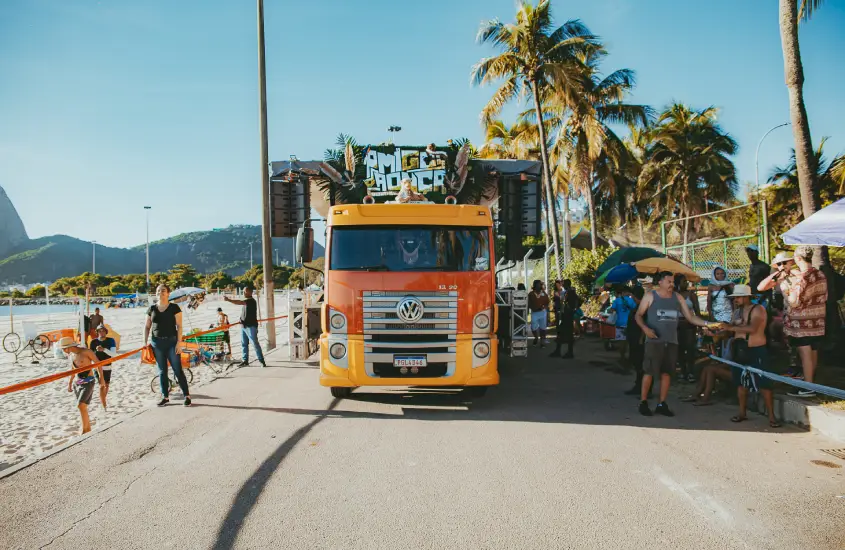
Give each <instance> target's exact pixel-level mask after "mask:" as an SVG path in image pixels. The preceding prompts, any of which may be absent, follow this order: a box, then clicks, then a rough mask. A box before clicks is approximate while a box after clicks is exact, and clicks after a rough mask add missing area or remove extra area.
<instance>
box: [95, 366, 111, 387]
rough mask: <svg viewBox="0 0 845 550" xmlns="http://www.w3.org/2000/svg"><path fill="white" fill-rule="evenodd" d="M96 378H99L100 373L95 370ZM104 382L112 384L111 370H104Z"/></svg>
mask: <svg viewBox="0 0 845 550" xmlns="http://www.w3.org/2000/svg"><path fill="white" fill-rule="evenodd" d="M94 376H96V377H97V378H99V377H100V372H99V371H96V370H95V371H94ZM103 380H105V382H104V383H105V384H111V369H103Z"/></svg>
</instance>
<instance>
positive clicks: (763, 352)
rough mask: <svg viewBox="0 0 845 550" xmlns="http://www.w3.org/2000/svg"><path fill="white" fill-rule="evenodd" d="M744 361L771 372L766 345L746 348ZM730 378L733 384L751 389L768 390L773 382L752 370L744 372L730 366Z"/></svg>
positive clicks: (751, 365)
mask: <svg viewBox="0 0 845 550" xmlns="http://www.w3.org/2000/svg"><path fill="white" fill-rule="evenodd" d="M745 359H746V362H747V363H748V366H749V367H754V368H755V369H760V370H764V371H766V372H771V370H770V369H769V366H768V365H769V352H768V350H767V349H766V346H758V347H756V348H748V350H747V351H746V358H745ZM731 378H733V383H734V385H735V386H743V387H745V388H747V389H749V390H751V391H757V390H770V389H772V388H773V387H774V385H775V383H774V381H773V380H772V379H771V378H766V377H765V376H760V375H759V374H755V373H752V372H745V371H744V369H741V368H739V367H731Z"/></svg>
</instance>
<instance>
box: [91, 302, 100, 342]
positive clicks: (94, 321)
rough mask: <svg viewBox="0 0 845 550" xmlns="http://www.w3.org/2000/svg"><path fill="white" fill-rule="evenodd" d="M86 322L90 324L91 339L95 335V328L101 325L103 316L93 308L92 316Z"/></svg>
mask: <svg viewBox="0 0 845 550" xmlns="http://www.w3.org/2000/svg"><path fill="white" fill-rule="evenodd" d="M88 321H89V322H90V323H91V325H90V326H91V337H92V338H93V337H94V336H96V334H97V327H99V326H100V325H102V324H103V316H102V315H100V308H98V307H95V308H94V315H92V316H91V317H90V318H89V319H88Z"/></svg>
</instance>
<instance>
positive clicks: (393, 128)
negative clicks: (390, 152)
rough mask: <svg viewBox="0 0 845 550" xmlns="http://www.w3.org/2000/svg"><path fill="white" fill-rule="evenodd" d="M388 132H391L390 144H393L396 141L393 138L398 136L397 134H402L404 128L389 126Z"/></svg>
mask: <svg viewBox="0 0 845 550" xmlns="http://www.w3.org/2000/svg"><path fill="white" fill-rule="evenodd" d="M387 131H388V132H390V143H393V141H394V139H393V138H394V137H395V136H396V132H401V131H402V127H401V126H388V127H387Z"/></svg>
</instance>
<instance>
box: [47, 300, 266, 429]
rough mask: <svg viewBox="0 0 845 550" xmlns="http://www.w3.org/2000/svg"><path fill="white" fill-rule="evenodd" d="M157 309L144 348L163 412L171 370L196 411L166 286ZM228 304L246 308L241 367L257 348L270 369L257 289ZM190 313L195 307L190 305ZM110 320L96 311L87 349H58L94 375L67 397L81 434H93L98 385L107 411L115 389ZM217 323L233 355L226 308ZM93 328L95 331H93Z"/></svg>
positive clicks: (177, 316) (76, 381) (75, 379)
mask: <svg viewBox="0 0 845 550" xmlns="http://www.w3.org/2000/svg"><path fill="white" fill-rule="evenodd" d="M156 298H157V299H156V303H155V304H153V305H152V306H150V307H149V309H148V310H147V320H146V324H145V327H144V347H145V348H146V349H148V350H149V352H150V355H151V359H150V360H151V361H155V364H156V366H157V367H158V374H159V386H160V390H161V400H160V401H159V402H158V406H159V407H163V406H165V405H167V404H169V403H170V380H169V376H168V374H167V373H168V366H169V368H170V369H171V370H172V371H173V374H174V375H175V377H176V381H177V383H178V384H179V388H180V389H181V391H182V394H183V395H184V398H185V399H184V401H183V405H184V406H186V407H190V406H191V403H192V401H191V394H190V388H189V387H188V381H187V377H186V376H185V372H184V370H183V367H182V358H181V351H182V348H183V330H182V309H181V308H180V307H179V305H178V304H175V303H173V302H171V301H170V288H169V287H168V286H167V285H166V284H161V285H159V286H158V288H157V289H156ZM224 300H225V301H227V302H229V303H232V304H235V305H239V306H241V316H240V320H239V324H240V325H241V330H242V334H241V353H242V355H241V357H242V360H241V363H239V365H240V366H246V365H248V364H249V345H250V343H252V346H253V348H254V349H255V354H256V356H257V358H258V362H259V363H260V364H261V366H262V367H266V366H267V365H266V363H265V361H264V354H263V352H262V349H261V344H260V343H259V341H258V303H257V302H256V301H255V298H254V297H253V295H252V289H251V288H247V289H245V291H244V298H243V299H242V300H236V299H233V298H229V297H224ZM189 307H191V306H190V305H189ZM104 323H105V319H104V318H103V315H102V314H101V313H100V308H95V309H94V313H93V314H92V315H90V316H88V317H86V322H85V330H86V333H87V336H88V338H87V339H90V340H89V343H88V345H87V346H86V345H85V344H84V343H83V342H77V341H76V340H75V339H74V338H72V337H64V338H62V339H61V340H60V341H59V344H58V348H59V349H61V350H62V352H63V353H64V355H65V356H66V357H67V359H68V361H69V362H70V366H71V368H75V369H78V368H83V367H86V366H89V365H90V366H91V367H92V368H91V369H90V370H83V371H80V372H78V373H76V375H75V376H71V377H70V378H69V379H68V392H72V393H73V394H74V397H75V399H76V405H77V409H78V410H79V415H80V420H81V423H82V433H87V432H89V431H90V430H91V422H90V418H89V414H88V406H89V405H90V404H91V400H92V398H93V396H94V389H95V385H97V384H99V394H100V403H101V404H102V406H103V408H104V409H106V408H107V395H108V391H109V384H110V383H111V371H112V367H111V365H110V364H107V365H100V364H99V363H100V362H101V361H105V360H107V359H109V358H111V357H115V356H116V355H117V343H116V341H115V339H114V338H113V337H111V336H109V329H108V328H107V327H106V326H105V324H104ZM217 323H218V326H220V327H222V328H221V330H222V331H223V333H224V340H223V343H224V344H225V345H226V346H227V348H228V353H229V355H231V353H232V347H231V340H230V336H229V328H228V327H229V324H230V321H229V317H228V315H226V314H225V313H224V312H223V309H222V308H217ZM89 327H90V328H89Z"/></svg>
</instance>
